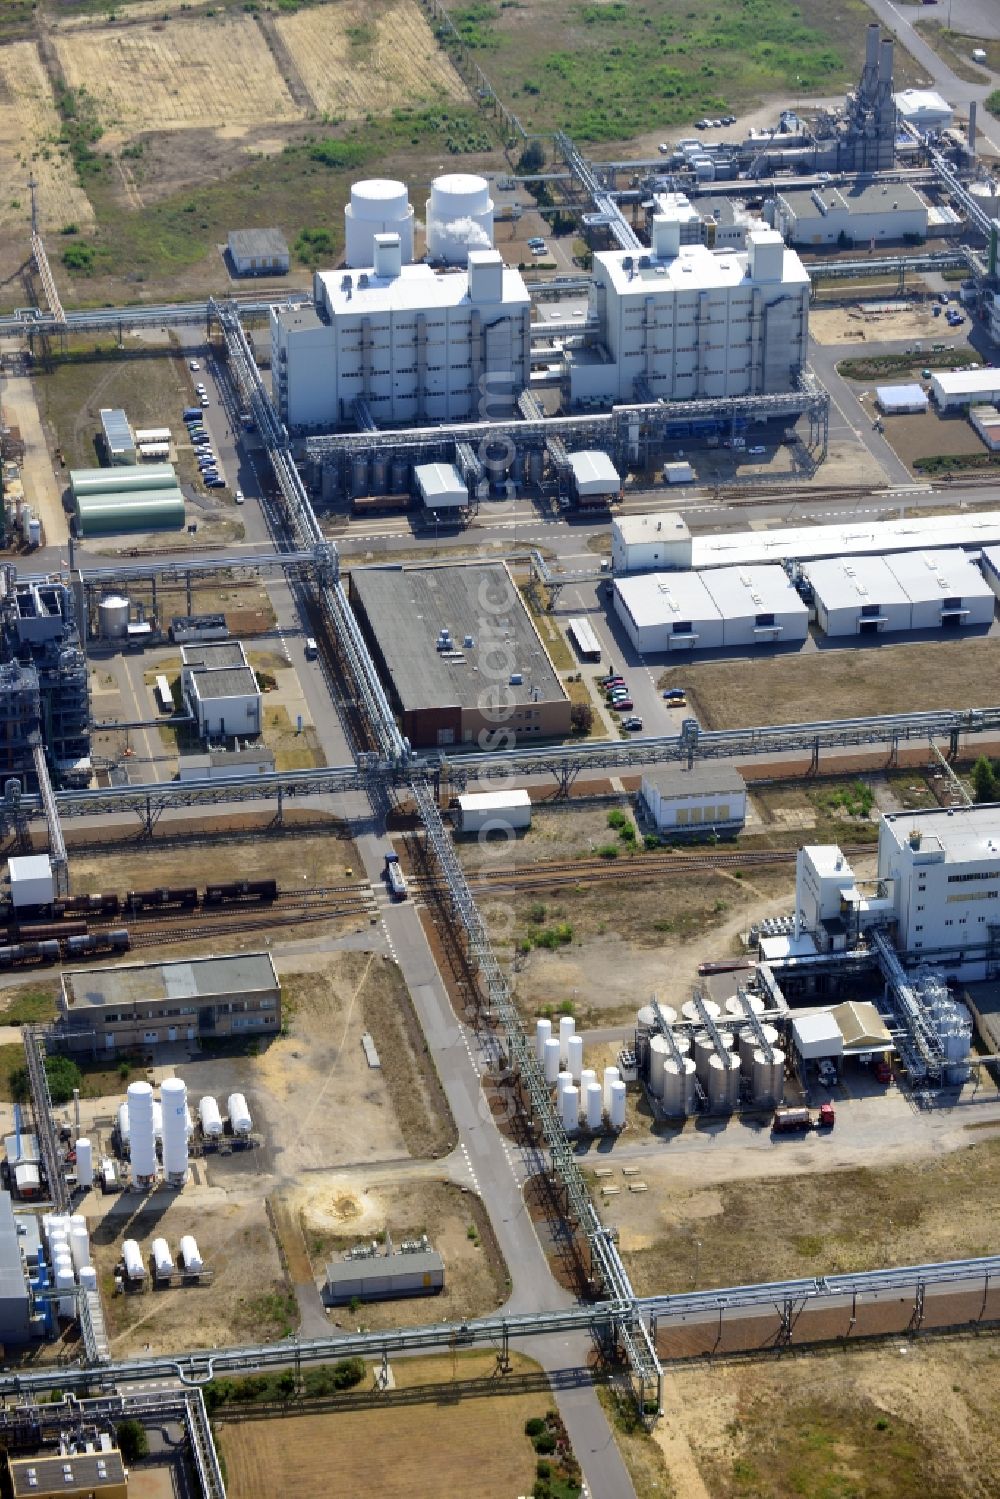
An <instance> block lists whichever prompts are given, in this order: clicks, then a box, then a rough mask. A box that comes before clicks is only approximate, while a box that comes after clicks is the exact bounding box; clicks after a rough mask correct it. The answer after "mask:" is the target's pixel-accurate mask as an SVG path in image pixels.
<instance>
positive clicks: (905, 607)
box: [802, 548, 996, 636]
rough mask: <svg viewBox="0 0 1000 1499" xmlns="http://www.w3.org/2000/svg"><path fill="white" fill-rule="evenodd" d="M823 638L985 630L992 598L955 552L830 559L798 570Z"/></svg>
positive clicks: (970, 562) (969, 560) (971, 565)
mask: <svg viewBox="0 0 1000 1499" xmlns="http://www.w3.org/2000/svg"><path fill="white" fill-rule="evenodd" d="M802 573H803V576H804V577H805V578H806V579H807V580H808V582H809V583H810V585H811V586H812V589H813V593H814V597H815V603H816V619H817V623H818V624H819V627H820V629H821V630H822V631H823V632H824V633H825V634H827V635H831V636H846V635H883V634H884V635H890V634H893V633H899V632H902V631H907V630H913V631H916V630H958V629H963V628H969V627H974V626H979V627H980V628H982V627H986V626H989V625H990V624H991V622H992V620H993V611H994V607H995V603H996V600H995V598H994V594H993V590H992V589H991V587H990V585H989V583H988V582H987V581H986V579H985V578H984V577H983V574H982V573H981V572H980V571H979V568H978V567H977V566H976V564H975V562H974V561H973V560H972V558H971V557H969V556H967V555H966V553H965V552H963V551H961V550H960V549H958V548H953V549H951V550H949V551H924V552H896V553H893V554H891V555H890V556H888V557H878V556H875V557H852V558H829V559H826V560H821V561H816V562H809V563H807V564H806V565H805V566H804V567H803V569H802Z"/></svg>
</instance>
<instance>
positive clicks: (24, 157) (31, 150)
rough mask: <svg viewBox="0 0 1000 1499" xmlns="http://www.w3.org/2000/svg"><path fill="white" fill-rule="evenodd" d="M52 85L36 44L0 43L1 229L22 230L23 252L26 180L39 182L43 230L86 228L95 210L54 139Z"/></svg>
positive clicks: (28, 230) (27, 230) (27, 225)
mask: <svg viewBox="0 0 1000 1499" xmlns="http://www.w3.org/2000/svg"><path fill="white" fill-rule="evenodd" d="M59 129H60V125H59V116H58V114H57V112H56V106H55V100H54V99H53V95H52V85H51V83H50V82H49V79H48V76H47V75H46V72H45V69H44V67H43V66H42V61H41V58H40V56H39V52H38V47H37V45H36V44H35V43H34V42H11V43H9V44H8V45H7V46H5V47H0V182H3V184H4V190H3V193H2V198H0V229H6V228H14V229H15V230H19V231H20V235H21V238H22V240H23V244H24V253H25V256H27V254H28V251H29V239H30V235H31V194H30V193H29V192H28V185H27V184H28V178H29V177H30V176H31V175H32V174H34V177H35V180H36V182H37V183H38V189H37V194H36V201H37V204H38V218H39V224H40V227H41V231H42V234H43V235H45V234H51V233H54V232H56V231H57V230H59V229H62V228H63V227H64V226H65V225H67V224H71V223H73V224H76V225H77V226H78V227H79V228H80V229H83V230H86V229H89V228H90V227H91V225H92V224H93V222H94V210H93V208H92V207H91V205H90V201H89V199H88V198H87V195H86V193H85V192H84V191H83V189H82V188H81V187H80V184H79V182H78V180H77V176H76V172H75V171H74V169H73V164H72V162H71V161H70V158H69V156H68V154H67V153H66V152H65V151H64V150H63V148H61V147H60V146H57V145H55V144H53V143H54V141H55V139H56V137H57V136H58V135H59Z"/></svg>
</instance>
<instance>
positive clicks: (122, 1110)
mask: <svg viewBox="0 0 1000 1499" xmlns="http://www.w3.org/2000/svg"><path fill="white" fill-rule="evenodd" d="M118 1137H119V1139H120V1140H121V1142H122V1148H123V1149H124V1150H128V1148H129V1143H130V1137H131V1131H130V1129H129V1122H128V1104H127V1103H123V1104H120V1105H119V1107H118Z"/></svg>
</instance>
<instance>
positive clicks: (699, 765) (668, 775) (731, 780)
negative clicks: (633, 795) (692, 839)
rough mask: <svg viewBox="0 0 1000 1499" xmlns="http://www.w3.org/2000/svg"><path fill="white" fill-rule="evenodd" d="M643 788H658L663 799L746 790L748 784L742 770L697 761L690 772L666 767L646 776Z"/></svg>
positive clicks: (647, 772)
mask: <svg viewBox="0 0 1000 1499" xmlns="http://www.w3.org/2000/svg"><path fill="white" fill-rule="evenodd" d="M642 781H643V785H650V786H653V787H655V788H656V790H657V791H658V792H659V793H660V795H661V796H701V795H703V794H705V793H706V792H716V791H717V792H727V791H745V790H746V789H747V783H746V781H744V779H743V777H742V776H741V775H740V773H739V771H738V770H734V769H733V768H732V767H731V766H728V765H713V764H712V763H711V762H710V761H702V760H696V761H695V763H694V764H693V765H692V766H691V768H690V770H688V769H687V767H686V766H681V765H663V766H660V767H658V768H657V769H656V770H647V771H645V772H644V773H643V777H642Z"/></svg>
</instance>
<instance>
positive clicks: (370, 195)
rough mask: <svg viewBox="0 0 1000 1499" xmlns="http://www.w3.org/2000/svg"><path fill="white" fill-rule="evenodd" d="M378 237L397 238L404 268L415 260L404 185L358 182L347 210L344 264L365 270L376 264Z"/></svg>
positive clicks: (383, 181) (388, 180) (382, 179)
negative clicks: (388, 236) (376, 240)
mask: <svg viewBox="0 0 1000 1499" xmlns="http://www.w3.org/2000/svg"><path fill="white" fill-rule="evenodd" d="M376 234H398V235H399V245H400V251H401V255H402V262H403V265H409V263H410V262H411V261H412V259H413V207H412V205H411V203H410V199H409V194H408V193H407V190H406V183H405V182H396V181H394V180H393V179H391V178H388V177H373V178H371V179H369V180H368V181H367V182H355V183H354V185H353V186H352V188H351V201H350V202H349V203H348V204H347V206H346V208H345V209H344V239H345V251H346V253H345V256H344V258H345V260H346V262H347V264H348V265H349V266H358V267H361V269H363V270H366V269H367V268H368V267H369V266H374V264H375V236H376Z"/></svg>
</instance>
